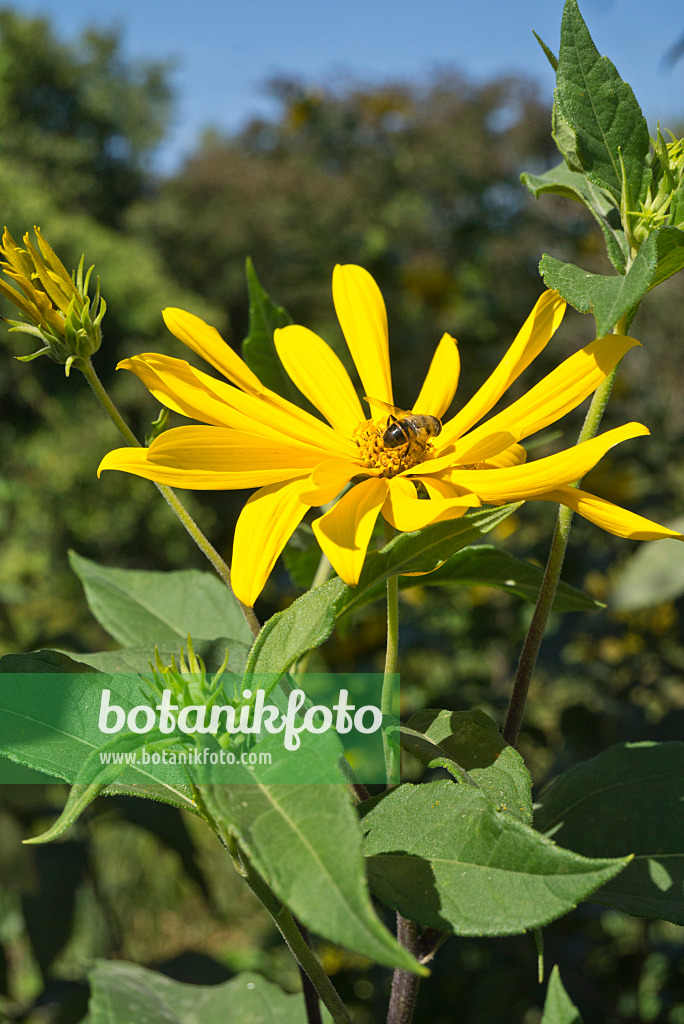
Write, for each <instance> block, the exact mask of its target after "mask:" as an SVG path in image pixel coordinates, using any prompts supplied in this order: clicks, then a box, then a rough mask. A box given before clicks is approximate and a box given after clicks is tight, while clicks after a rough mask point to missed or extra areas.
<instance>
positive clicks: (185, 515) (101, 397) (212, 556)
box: [76, 359, 261, 637]
mask: <svg viewBox="0 0 684 1024" xmlns="http://www.w3.org/2000/svg"><path fill="white" fill-rule="evenodd" d="M76 365H77V366H78V369H79V370H80V371H81V372H82V374H83V376H84V377H85V379H86V380H87V381H88V384H89V385H90V388H91V390H92V392H93V394H94V395H95V397H96V398H97V400H98V402H99V403H100V405H101V406H102V408H103V409H104V411H105V412H106V413H107V415H108V416H109V418H110V420H111V421H112V423H113V424H114V426H115V427H116V429H117V430H118V431H119V433H120V434H121V436H122V437H123V439H124V441H125V442H126V444H128V445H130V447H131V448H142V445H141V444H140V441H138V439H137V437H136V436H135V434H134V433H133V431H132V430H131V429H130V427H129V426H128V424H127V423H126V421H125V420H124V418H123V417H122V415H121V413H120V412H119V410H118V409H117V407H116V406H115V405H114V403H113V401H112V400H111V398H110V397H109V394H108V393H107V391H106V389H105V387H104V385H103V383H102V381H101V380H100V378H99V377H98V375H97V373H96V372H95V367H94V366H93V364H92V362H91V360H90V359H81V360H79V361H78V363H77V364H76ZM155 487H156V488H157V490H158V491H159V493H160V494H161V496H162V497H163V498H164V500H165V501H166V503H167V504H168V505H169V507H170V508H171V509H172V510H173V511H174V512H175V514H176V516H177V517H178V519H179V520H180V522H181V524H182V525H183V526H184V527H185V529H186V530H187V532H188V533H189V534H190V536H191V537H192V539H193V540H194V542H195V544H196V545H197V547H198V548H199V549H200V551H201V552H202V554H203V555H204V556H205V557H206V558H207V559H208V560H209V561H210V562H211V564H212V565H213V567H214V569H215V570H216V572H217V573H218V574H219V576H220V577H221V579H222V580H223V582H224V583H225V584H226V586H227V587H228V588H229V589H230V590H231V593H232V588H231V585H230V569H229V568H228V566H227V565H226V563H225V562H224V561H223V559H222V558H221V556H220V555H219V553H218V551H217V550H216V548H215V547H214V546H213V544H211V543H210V541H209V540H207V538H206V537H205V536H204V534H203V533H202V531H201V530H200V528H199V526H198V525H197V523H196V522H195V520H194V519H193V518H192V516H191V515H190V513H189V512H188V510H187V509H186V508H185V506H184V505H183V503H182V502H181V501H180V499H179V498H178V495H177V494H176V492H175V491H173V490H172V489H171V488H170V487H167V486H166V484H158V483H156V482H155ZM233 596H234V597H235V595H234V594H233ZM235 600H236V601H237V603H238V605H239V608H240V611H241V612H242V614H243V616H244V617H245V621H246V622H247V625H248V626H249V628H250V630H251V632H252V636H254V637H256V636H258V634H259V630H260V629H261V625H260V623H259V620H258V619H257V617H256V615H255V614H254V609H253V608H248V607H247V605H245V604H243V603H242V601H240V600H238V598H237V597H236V598H235Z"/></svg>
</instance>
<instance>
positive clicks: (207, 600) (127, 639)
mask: <svg viewBox="0 0 684 1024" xmlns="http://www.w3.org/2000/svg"><path fill="white" fill-rule="evenodd" d="M69 561H70V563H71V568H72V569H73V570H74V572H75V573H76V575H77V576H78V578H79V579H80V580H81V583H82V584H83V588H84V590H85V593H86V598H87V600H88V605H89V607H90V610H91V612H92V613H93V615H94V616H95V618H96V619H97V621H98V622H99V623H100V625H101V626H103V627H104V628H105V629H106V630H107V632H108V633H110V634H111V636H113V637H114V639H115V640H117V641H118V642H119V643H120V644H121V645H122V646H123V647H149V651H150V654H153V653H154V647H155V645H158V646H159V647H168V646H173V647H174V649H177V647H178V641H179V640H181V641H182V642H185V641H186V640H187V638H188V634H189V635H190V636H191V637H192V638H193V640H194V639H195V638H197V639H198V640H217V639H219V638H220V637H228V639H229V640H237V641H240V642H241V643H246V644H251V641H252V634H251V632H250V630H249V627H248V626H247V623H246V622H245V620H244V617H243V615H242V612H241V611H240V608H239V606H238V603H237V601H236V600H235V598H234V597H233V595H232V594H231V592H230V591H229V590H228V587H226V586H225V584H223V583H221V581H220V580H219V579H217V578H216V576H213V575H212V574H211V573H208V572H200V571H199V570H197V569H184V570H181V571H179V572H143V571H140V570H137V569H110V568H105V567H104V566H101V565H98V564H97V563H96V562H91V561H90V560H89V559H87V558H83V557H82V556H81V555H77V554H76V553H75V552H74V551H70V552H69Z"/></svg>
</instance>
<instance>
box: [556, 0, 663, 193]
mask: <svg viewBox="0 0 684 1024" xmlns="http://www.w3.org/2000/svg"><path fill="white" fill-rule="evenodd" d="M556 85H557V88H556V100H557V103H558V107H559V113H560V115H561V116H562V117H563V119H564V120H565V121H566V122H567V123H568V125H569V126H570V127H571V128H572V130H573V131H574V132H575V138H576V145H577V155H578V157H579V159H580V161H581V164H582V166H583V168H584V170H585V173H586V175H587V177H588V178H589V179H590V181H593V182H594V184H596V185H600V186H601V187H602V188H606V189H608V190H609V191H610V192H611V193H612V194H613V195H614V196H615V198H616V199H617V200H618V202H619V200H620V196H621V194H622V171H621V166H620V156H622V161H623V162H624V167H625V174H626V180H627V185H628V188H629V193H630V195H629V198H628V203H627V205H628V208H629V209H637V208H638V205H639V202H640V200H642V199H644V198H645V196H646V192H647V189H648V186H649V182H650V177H651V170H650V168H649V167H647V166H646V158H647V156H648V151H649V146H650V138H649V134H648V127H647V125H646V121H645V119H644V115H643V114H642V112H641V108H640V107H639V104H638V103H637V101H636V99H635V96H634V93H633V92H632V89H631V88H630V86H629V85H627V83H626V82H623V80H622V79H621V78H620V76H619V74H618V72H617V70H616V68H615V66H614V64H613V63H612V62H611V61H610V60H609V59H608V58H607V57H601V56H600V54H599V52H598V50H597V49H596V47H595V46H594V43H593V41H592V38H591V36H590V34H589V30H588V29H587V26H586V25H585V23H584V20H583V18H582V15H581V14H580V11H579V7H578V6H577V0H566V2H565V8H564V10H563V20H562V23H561V41H560V50H559V55H558V71H557V76H556Z"/></svg>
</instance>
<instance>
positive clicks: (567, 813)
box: [535, 742, 684, 924]
mask: <svg viewBox="0 0 684 1024" xmlns="http://www.w3.org/2000/svg"><path fill="white" fill-rule="evenodd" d="M683 803H684V743H676V742H673V743H625V744H620V745H618V746H614V747H610V748H609V749H608V750H606V751H605V752H604V753H602V754H599V755H598V757H594V758H592V759H591V760H590V761H585V762H584V763H583V764H579V765H576V766H575V767H574V768H571V769H570V771H568V772H565V773H564V774H563V775H561V776H560V778H558V779H556V781H555V782H554V783H553V784H552V785H551V786H550V787H549V788H548V789H547V790H545V791H544V792H543V793H542V794H541V796H540V798H539V806H538V809H537V810H536V811H535V822H536V825H537V828H539V829H541V830H542V831H544V832H551V833H552V834H553V837H554V839H557V840H558V842H559V843H562V844H563V846H566V847H568V848H569V849H571V850H576V851H577V852H578V853H582V854H585V855H586V856H590V857H615V856H624V855H625V854H628V853H631V854H634V859H633V861H632V863H631V864H630V865H629V866H628V867H627V869H626V870H625V871H624V872H623V874H622V875H621V876H620V877H619V878H616V879H614V880H613V881H611V882H608V883H607V884H606V885H604V886H603V887H602V888H601V889H599V890H598V891H597V892H595V893H594V894H593V896H592V898H591V899H592V902H594V903H602V904H604V905H606V906H609V907H615V908H616V909H617V910H622V911H624V912H625V913H627V914H635V915H637V916H641V917H659V918H662V919H663V920H665V921H673V922H674V923H675V924H684V815H682V804H683Z"/></svg>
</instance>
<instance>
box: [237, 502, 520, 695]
mask: <svg viewBox="0 0 684 1024" xmlns="http://www.w3.org/2000/svg"><path fill="white" fill-rule="evenodd" d="M519 507H520V504H519V503H518V504H516V505H504V506H502V507H501V508H494V509H483V510H482V511H478V512H474V513H472V514H471V515H467V516H464V517H463V518H462V519H452V520H449V521H448V522H444V523H435V524H434V525H433V526H427V527H425V529H424V530H417V531H414V532H413V533H402V534H399V535H398V536H397V537H395V538H394V539H393V540H391V541H390V542H389V544H387V545H385V547H384V548H383V549H382V550H381V551H373V552H371V553H370V554H368V555H367V557H366V563H365V565H364V568H363V572H362V573H361V579H360V580H359V585H358V586H357V587H349V586H347V584H346V583H344V582H343V581H342V580H341V579H340V578H339V577H337V576H336V577H335V578H334V579H331V580H328V581H327V583H324V584H323V585H322V586H321V587H317V588H316V589H315V590H310V591H308V592H307V593H306V594H302V596H301V597H299V598H298V599H297V600H296V601H294V602H293V603H292V604H291V605H290V607H289V608H287V609H285V611H283V612H278V613H277V614H276V615H274V616H272V617H271V618H270V619H269V620H268V622H266V623H265V624H264V626H263V629H262V630H261V632H260V633H259V636H258V637H257V639H256V640H255V641H254V645H253V647H252V650H251V652H250V655H249V658H248V659H247V665H246V667H245V675H246V676H248V675H250V674H251V673H272V674H274V680H273V682H274V685H275V682H276V681H277V678H278V677H279V676H280V675H284V673H285V672H287V670H288V669H289V668H290V667H291V666H292V665H293V664H294V663H295V662H296V661H297V660H298V659H299V658H301V657H302V655H303V654H305V653H306V652H307V651H310V650H312V648H314V647H318V646H319V645H320V644H322V643H323V642H324V641H325V640H327V638H328V637H329V636H330V634H331V633H332V631H333V628H334V625H335V620H336V618H339V616H340V615H342V614H345V613H346V612H348V611H350V610H351V609H352V608H354V607H356V606H357V604H358V605H359V606H360V605H361V604H363V601H364V595H365V593H366V591H367V590H369V589H371V588H372V587H374V586H376V585H377V584H378V583H381V582H382V581H383V580H386V579H387V578H388V577H389V576H392V575H395V574H397V573H404V572H428V571H430V570H432V569H435V568H437V567H438V566H439V565H440V564H441V563H442V562H444V561H446V559H447V558H449V557H450V556H451V555H452V554H454V552H456V551H459V550H460V549H461V548H464V547H466V546H467V545H468V544H471V543H473V541H477V540H479V539H480V538H481V537H483V536H484V534H485V533H487V532H488V531H489V530H492V529H494V527H495V526H497V525H498V524H499V523H501V522H503V520H504V519H506V518H507V517H508V516H509V515H511V514H512V513H513V512H515V511H516V509H518V508H519Z"/></svg>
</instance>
